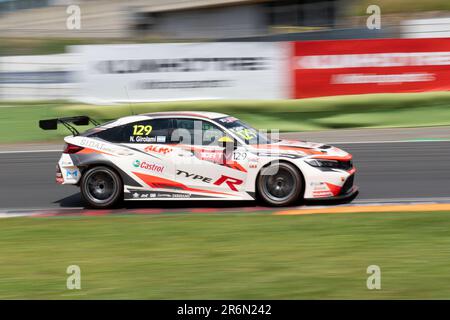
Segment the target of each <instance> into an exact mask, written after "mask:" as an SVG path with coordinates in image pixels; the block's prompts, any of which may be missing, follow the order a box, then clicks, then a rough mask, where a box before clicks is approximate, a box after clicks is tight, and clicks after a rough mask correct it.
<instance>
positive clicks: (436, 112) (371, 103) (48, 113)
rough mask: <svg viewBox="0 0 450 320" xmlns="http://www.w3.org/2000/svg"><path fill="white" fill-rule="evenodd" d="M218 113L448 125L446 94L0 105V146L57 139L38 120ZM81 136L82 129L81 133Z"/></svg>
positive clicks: (316, 121)
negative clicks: (187, 112)
mask: <svg viewBox="0 0 450 320" xmlns="http://www.w3.org/2000/svg"><path fill="white" fill-rule="evenodd" d="M177 110H178V111H179V110H191V111H192V110H194V111H216V112H222V113H227V114H231V115H234V116H236V117H238V118H241V119H242V120H244V121H247V122H249V123H250V124H252V125H254V126H255V127H257V128H261V129H263V128H264V129H279V130H281V131H307V130H326V129H339V128H383V127H417V126H440V125H450V92H431V93H408V94H371V95H354V96H336V97H324V98H314V99H301V100H278V101H256V100H251V101H227V100H221V101H217V100H215V101H184V102H183V101H182V102H154V103H141V104H133V105H113V106H106V105H104V106H96V105H83V104H81V105H80V104H74V103H65V102H64V101H59V102H58V101H56V102H39V103H38V102H36V103H22V102H20V103H19V102H2V103H0V143H8V142H10V143H14V142H30V141H43V140H55V139H60V138H61V137H62V136H63V135H67V134H68V133H67V131H66V130H64V129H61V130H58V131H57V132H52V131H46V132H45V131H42V130H40V129H39V128H38V125H37V123H38V120H39V119H43V118H52V117H62V116H68V115H89V116H92V117H93V118H94V119H96V120H99V121H106V120H111V119H115V118H118V117H122V116H126V115H130V114H139V113H146V112H155V111H177ZM81 129H82V130H84V129H85V128H81Z"/></svg>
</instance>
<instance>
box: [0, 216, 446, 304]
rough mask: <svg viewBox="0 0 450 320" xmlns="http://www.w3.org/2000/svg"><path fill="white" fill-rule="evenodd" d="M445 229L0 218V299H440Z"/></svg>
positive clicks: (370, 221)
mask: <svg viewBox="0 0 450 320" xmlns="http://www.w3.org/2000/svg"><path fill="white" fill-rule="evenodd" d="M448 230H450V212H440V213H427V212H423V213H382V214H379V213H366V214H364V213H360V214H339V215H327V214H322V215H312V216H273V215H267V214H245V215H243V214H226V215H220V214H211V215H204V214H191V215H188V214H172V215H158V216H142V215H128V216H104V217H70V218H69V217H66V218H11V219H4V220H2V221H1V224H0V243H1V246H0V257H1V264H0V299H15V298H32V299H38V298H46V299H47V298H49V299H60V298H63V299H65V298H81V299H94V298H117V299H144V298H145V299H222V298H223V299H306V298H313V299H325V298H329V299H337V298H342V299H349V298H356V299H365V298H368V299H380V298H386V299H431V298H433V299H448V298H450V233H449V232H448ZM73 264H75V265H79V266H80V268H81V286H82V289H81V290H78V291H77V290H74V291H71V290H67V289H66V287H65V285H66V277H67V275H66V273H65V272H66V268H67V267H68V266H69V265H73ZM373 264H375V265H378V266H380V268H381V286H382V289H381V290H378V291H377V290H368V289H367V288H366V280H367V277H368V275H367V274H366V269H367V267H368V266H369V265H373Z"/></svg>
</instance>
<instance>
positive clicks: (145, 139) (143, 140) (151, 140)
mask: <svg viewBox="0 0 450 320" xmlns="http://www.w3.org/2000/svg"><path fill="white" fill-rule="evenodd" d="M130 142H137V143H154V142H156V137H141V136H136V137H135V136H130Z"/></svg>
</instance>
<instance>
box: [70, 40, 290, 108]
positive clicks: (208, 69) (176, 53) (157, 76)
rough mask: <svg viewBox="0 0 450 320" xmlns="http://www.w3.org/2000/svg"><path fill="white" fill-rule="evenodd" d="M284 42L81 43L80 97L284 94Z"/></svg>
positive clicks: (78, 49) (156, 98)
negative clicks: (83, 44) (82, 44)
mask: <svg viewBox="0 0 450 320" xmlns="http://www.w3.org/2000/svg"><path fill="white" fill-rule="evenodd" d="M286 48H287V47H286V44H280V43H262V42H261V43H252V42H250V43H242V42H239V43H231V42H230V43H228V42H227V43H179V44H174V43H171V44H132V45H93V46H90V45H89V46H76V47H72V48H71V51H72V52H74V53H78V54H79V55H80V62H81V72H80V73H79V74H78V77H77V78H78V80H79V81H80V85H81V97H82V98H83V99H90V100H96V101H97V102H98V101H106V102H107V101H134V102H140V101H170V100H202V99H284V98H288V95H289V90H288V89H287V88H286V86H287V84H286V82H287V81H288V80H289V76H287V73H288V70H289V69H288V65H287V63H288V54H289V52H288V50H286Z"/></svg>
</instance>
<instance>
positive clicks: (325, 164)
mask: <svg viewBox="0 0 450 320" xmlns="http://www.w3.org/2000/svg"><path fill="white" fill-rule="evenodd" d="M305 161H306V163H308V164H309V165H310V166H313V167H316V168H319V169H325V170H326V169H341V170H350V169H351V168H352V167H353V163H352V161H337V160H327V159H308V160H305Z"/></svg>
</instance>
